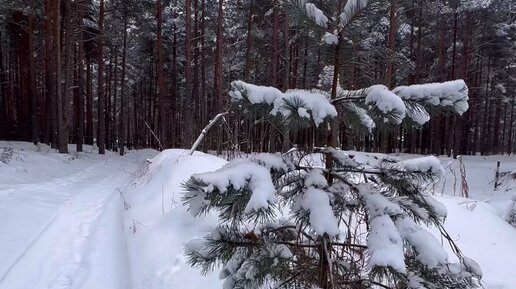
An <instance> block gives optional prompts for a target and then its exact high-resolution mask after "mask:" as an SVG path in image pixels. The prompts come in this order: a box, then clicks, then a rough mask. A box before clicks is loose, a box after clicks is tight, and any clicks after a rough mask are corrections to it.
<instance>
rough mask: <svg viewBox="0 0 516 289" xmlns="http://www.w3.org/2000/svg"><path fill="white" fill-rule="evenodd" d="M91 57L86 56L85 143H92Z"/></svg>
mask: <svg viewBox="0 0 516 289" xmlns="http://www.w3.org/2000/svg"><path fill="white" fill-rule="evenodd" d="M91 65H92V64H91V59H90V57H89V56H86V137H85V143H86V144H87V145H93V79H92V73H91Z"/></svg>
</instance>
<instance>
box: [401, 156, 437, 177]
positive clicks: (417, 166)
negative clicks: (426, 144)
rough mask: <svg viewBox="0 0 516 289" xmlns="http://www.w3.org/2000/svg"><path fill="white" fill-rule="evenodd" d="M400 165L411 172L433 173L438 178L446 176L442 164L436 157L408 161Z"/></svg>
mask: <svg viewBox="0 0 516 289" xmlns="http://www.w3.org/2000/svg"><path fill="white" fill-rule="evenodd" d="M398 164H399V165H400V166H401V167H402V168H403V169H405V170H406V171H409V172H420V173H431V174H433V175H435V176H437V177H441V176H443V175H444V168H443V166H442V165H441V162H440V161H439V159H437V158H436V157H434V156H427V157H420V158H412V159H407V160H403V161H401V162H399V163H398Z"/></svg>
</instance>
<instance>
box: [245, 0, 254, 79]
mask: <svg viewBox="0 0 516 289" xmlns="http://www.w3.org/2000/svg"><path fill="white" fill-rule="evenodd" d="M253 3H254V1H250V3H249V14H248V15H247V36H246V50H245V68H244V80H245V81H249V80H250V76H251V75H250V74H251V69H252V65H253V64H252V61H253V59H252V51H253Z"/></svg>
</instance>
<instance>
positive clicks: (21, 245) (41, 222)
mask: <svg viewBox="0 0 516 289" xmlns="http://www.w3.org/2000/svg"><path fill="white" fill-rule="evenodd" d="M6 147H11V148H13V153H14V154H13V156H12V158H11V160H10V161H9V162H8V163H7V164H4V163H2V162H0V289H4V288H5V289H15V288H109V289H118V288H120V289H122V288H134V289H140V288H143V289H147V288H148V289H151V288H152V289H162V288H163V289H164V288H186V289H189V288H192V289H193V288H221V284H222V283H221V281H220V280H219V279H218V272H213V273H210V274H208V275H207V276H202V275H200V273H199V271H197V270H195V269H192V268H190V267H189V265H188V264H187V263H186V260H185V256H184V248H183V247H184V244H185V243H186V242H188V241H190V240H191V239H193V238H197V237H200V236H202V235H204V234H205V232H206V231H207V230H208V229H209V228H210V227H212V226H214V225H216V218H215V216H212V215H208V216H206V217H204V218H194V217H192V216H191V214H190V213H189V212H187V211H186V209H185V207H184V206H183V205H182V203H181V183H182V182H183V181H185V180H186V179H188V178H189V177H190V176H191V175H192V174H194V173H201V172H207V171H213V170H216V169H218V168H220V167H221V166H223V165H224V164H225V163H226V161H225V160H223V159H221V158H218V157H215V156H211V155H207V154H203V153H196V154H195V155H194V156H187V152H186V151H184V150H176V149H174V150H166V151H164V152H162V153H160V154H157V152H155V151H152V150H142V151H130V152H129V153H128V154H127V155H126V156H124V157H120V156H118V155H116V154H115V153H108V154H107V155H106V156H99V155H97V154H95V153H92V152H93V149H92V148H91V147H87V148H86V151H87V152H85V153H80V154H76V153H75V154H74V153H72V154H70V155H59V154H57V153H55V152H54V151H53V150H51V149H50V148H49V147H47V146H44V145H43V146H40V147H39V148H36V147H35V146H34V145H32V144H29V143H21V142H0V153H2V151H3V148H6ZM70 148H73V147H72V146H70ZM401 157H402V158H409V157H412V156H409V155H403V156H401ZM148 158H149V161H146V159H148ZM498 159H500V160H501V163H502V165H501V171H512V170H515V169H516V157H514V156H511V157H508V156H493V157H487V158H484V157H469V156H468V157H464V163H465V167H466V173H467V177H466V178H467V182H468V186H469V194H470V197H471V198H470V199H465V198H462V197H461V192H462V187H461V175H460V171H459V169H458V168H459V162H458V161H457V160H452V159H449V158H445V157H443V158H441V161H442V164H443V166H444V167H445V168H446V178H445V180H446V181H445V182H444V181H443V183H441V184H440V186H439V188H437V192H438V194H439V195H441V194H442V196H437V198H438V200H439V201H441V202H442V203H443V204H445V205H446V207H447V209H448V218H447V220H446V228H447V229H448V231H449V233H450V235H451V236H452V237H453V238H454V240H455V241H456V242H457V243H458V245H459V246H460V248H461V249H462V251H463V252H464V254H465V255H467V256H468V257H471V258H472V259H474V260H475V261H477V262H478V263H479V264H480V266H481V267H482V270H483V272H484V278H483V280H484V286H485V288H489V289H514V288H516V277H515V276H516V228H513V227H511V226H510V225H509V224H507V223H506V222H505V221H504V220H503V218H502V217H503V213H504V211H505V209H506V208H507V207H508V206H509V204H510V203H511V197H512V196H513V195H515V194H516V186H515V182H506V183H503V184H502V186H501V187H500V188H499V189H498V190H497V191H493V179H494V169H495V166H496V160H498ZM443 188H444V189H443Z"/></svg>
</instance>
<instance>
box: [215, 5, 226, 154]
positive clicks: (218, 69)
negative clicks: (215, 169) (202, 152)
mask: <svg viewBox="0 0 516 289" xmlns="http://www.w3.org/2000/svg"><path fill="white" fill-rule="evenodd" d="M223 3H224V1H223V0H219V11H218V17H217V43H216V48H215V72H214V75H213V90H214V91H213V93H214V96H215V99H216V106H215V107H216V111H217V112H222V108H223V107H224V100H223V99H222V43H223V41H224V38H223V34H222V21H223V17H224V14H223V13H224V10H223ZM222 132H223V131H222V128H219V129H218V130H217V138H218V139H217V152H218V153H221V152H222V146H221V142H222Z"/></svg>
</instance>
